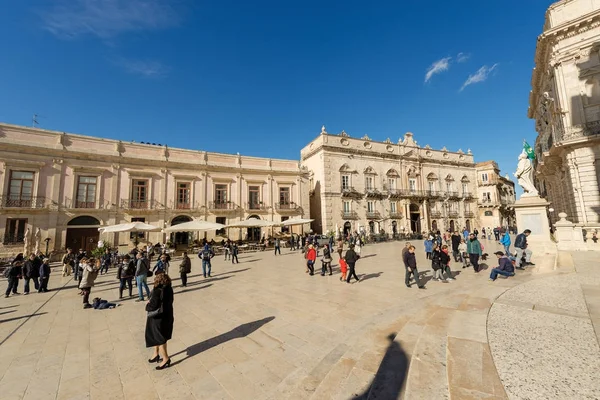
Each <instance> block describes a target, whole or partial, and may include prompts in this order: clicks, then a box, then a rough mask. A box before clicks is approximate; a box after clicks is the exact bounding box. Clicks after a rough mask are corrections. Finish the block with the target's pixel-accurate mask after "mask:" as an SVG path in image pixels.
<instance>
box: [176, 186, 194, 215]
mask: <svg viewBox="0 0 600 400" xmlns="http://www.w3.org/2000/svg"><path fill="white" fill-rule="evenodd" d="M191 202H192V191H191V184H190V183H189V182H178V183H177V209H179V210H189V209H190V208H191Z"/></svg>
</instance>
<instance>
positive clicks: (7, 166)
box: [0, 124, 309, 254]
mask: <svg viewBox="0 0 600 400" xmlns="http://www.w3.org/2000/svg"><path fill="white" fill-rule="evenodd" d="M0 167H1V168H0V183H1V184H2V197H0V237H2V244H0V253H5V254H6V253H9V254H14V253H16V252H19V251H22V249H23V244H22V243H23V239H24V234H25V232H26V231H27V229H29V231H30V232H31V235H32V236H33V232H35V231H37V228H40V230H41V235H42V236H41V237H42V240H45V239H46V238H48V239H49V240H50V241H49V244H50V246H49V249H50V250H53V249H56V250H58V249H63V248H65V247H66V246H70V247H74V248H87V249H91V248H93V247H95V246H96V244H97V242H98V239H99V235H98V228H99V227H101V226H106V225H113V224H119V223H125V222H132V221H143V222H146V223H148V224H152V225H155V226H158V227H160V228H165V227H168V226H171V225H175V224H177V223H182V222H187V221H191V220H193V219H203V220H207V221H212V222H219V223H222V224H230V223H233V222H237V221H240V220H244V219H247V218H249V217H256V218H259V219H266V220H269V221H276V222H279V221H285V220H286V219H289V218H295V217H308V215H309V200H308V190H309V189H308V181H307V179H306V178H305V175H306V173H305V171H304V170H303V169H302V168H301V167H300V164H299V163H298V161H293V160H276V159H267V158H256V157H247V156H240V155H231V154H219V153H211V152H206V151H195V150H185V149H177V148H170V147H167V146H161V145H153V144H143V143H131V142H122V141H118V140H108V139H100V138H95V137H89V136H82V135H74V134H67V133H64V132H54V131H48V130H42V129H35V128H27V127H22V126H14V125H7V124H0ZM229 233H230V235H231V237H232V238H234V239H235V238H237V237H238V235H239V237H240V239H242V238H247V239H249V240H259V239H260V237H261V235H262V233H263V232H261V230H260V229H248V230H246V229H244V230H243V231H242V230H238V229H233V228H232V232H229ZM214 234H215V232H210V233H209V234H208V238H209V239H210V238H211V237H212V236H213V235H214ZM134 235H136V234H130V233H121V234H111V237H105V235H103V236H102V238H103V239H105V240H108V241H109V242H111V243H113V244H117V243H118V244H120V245H123V244H127V245H130V244H131V241H132V240H134V239H135V237H134ZM142 236H143V237H140V238H139V239H140V240H144V241H145V240H149V241H152V242H153V243H156V242H161V243H164V242H165V241H169V240H171V241H172V242H174V244H181V245H187V244H189V243H190V242H191V241H192V239H193V237H194V236H193V235H192V234H191V233H177V234H172V235H167V234H164V233H162V232H149V233H146V234H145V235H142ZM30 241H31V238H30ZM30 243H31V242H30ZM44 246H45V244H44V243H42V247H43V249H42V250H44ZM19 249H20V250H19ZM17 250H19V251H17Z"/></svg>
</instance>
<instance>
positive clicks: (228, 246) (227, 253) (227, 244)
mask: <svg viewBox="0 0 600 400" xmlns="http://www.w3.org/2000/svg"><path fill="white" fill-rule="evenodd" d="M223 248H224V249H225V261H228V260H229V257H230V254H231V243H230V242H229V239H227V242H225V245H224V246H223Z"/></svg>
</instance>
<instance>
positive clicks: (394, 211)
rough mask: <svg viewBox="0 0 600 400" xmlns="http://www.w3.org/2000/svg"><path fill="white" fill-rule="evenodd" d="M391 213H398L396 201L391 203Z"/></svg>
mask: <svg viewBox="0 0 600 400" xmlns="http://www.w3.org/2000/svg"><path fill="white" fill-rule="evenodd" d="M390 212H391V213H396V202H395V201H393V202H391V203H390Z"/></svg>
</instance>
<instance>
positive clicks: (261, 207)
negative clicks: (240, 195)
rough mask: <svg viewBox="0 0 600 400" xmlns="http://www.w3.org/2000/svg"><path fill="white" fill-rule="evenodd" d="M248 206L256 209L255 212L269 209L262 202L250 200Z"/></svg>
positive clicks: (253, 209) (249, 208) (252, 209)
mask: <svg viewBox="0 0 600 400" xmlns="http://www.w3.org/2000/svg"><path fill="white" fill-rule="evenodd" d="M247 208H248V210H250V211H255V212H267V211H268V207H267V206H266V205H264V204H263V203H262V202H248V203H247Z"/></svg>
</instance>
